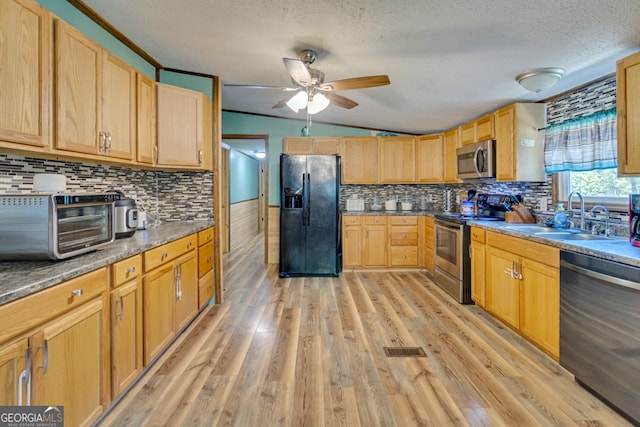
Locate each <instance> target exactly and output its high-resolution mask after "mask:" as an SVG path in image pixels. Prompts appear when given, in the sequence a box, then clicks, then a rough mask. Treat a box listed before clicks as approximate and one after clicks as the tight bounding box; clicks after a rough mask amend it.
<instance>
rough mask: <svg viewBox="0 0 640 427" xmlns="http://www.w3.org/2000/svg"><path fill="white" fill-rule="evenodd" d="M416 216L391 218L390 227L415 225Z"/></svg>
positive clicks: (416, 222) (416, 221)
mask: <svg viewBox="0 0 640 427" xmlns="http://www.w3.org/2000/svg"><path fill="white" fill-rule="evenodd" d="M417 224H418V217H417V216H392V217H391V225H417Z"/></svg>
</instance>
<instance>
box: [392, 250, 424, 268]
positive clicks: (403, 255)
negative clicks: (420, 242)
mask: <svg viewBox="0 0 640 427" xmlns="http://www.w3.org/2000/svg"><path fill="white" fill-rule="evenodd" d="M391 266H393V267H397V266H402V267H417V266H418V248H417V247H394V248H391Z"/></svg>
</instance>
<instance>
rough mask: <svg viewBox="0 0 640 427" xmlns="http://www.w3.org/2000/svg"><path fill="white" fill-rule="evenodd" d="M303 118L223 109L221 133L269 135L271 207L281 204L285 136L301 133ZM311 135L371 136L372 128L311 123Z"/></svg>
mask: <svg viewBox="0 0 640 427" xmlns="http://www.w3.org/2000/svg"><path fill="white" fill-rule="evenodd" d="M305 124H306V123H305V121H304V120H300V121H298V120H287V119H278V118H273V117H262V116H254V115H251V114H242V113H233V112H228V111H223V112H222V133H223V134H234V135H242V134H244V135H269V153H268V154H269V157H268V159H269V198H268V203H269V205H272V206H278V205H279V204H280V154H281V153H282V147H283V141H284V137H285V136H300V131H301V130H302V128H303V127H304V126H305ZM311 136H371V131H369V130H365V129H357V128H352V127H347V126H334V125H324V124H316V123H312V124H311Z"/></svg>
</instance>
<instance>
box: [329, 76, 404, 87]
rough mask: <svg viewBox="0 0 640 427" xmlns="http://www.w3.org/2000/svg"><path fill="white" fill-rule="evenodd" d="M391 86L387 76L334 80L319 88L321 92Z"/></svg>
mask: <svg viewBox="0 0 640 427" xmlns="http://www.w3.org/2000/svg"><path fill="white" fill-rule="evenodd" d="M388 84H391V81H389V76H386V75H384V76H366V77H355V78H352V79H344V80H336V81H333V82H327V83H324V84H323V85H322V86H320V89H321V90H347V89H364V88H367V87H376V86H386V85H388Z"/></svg>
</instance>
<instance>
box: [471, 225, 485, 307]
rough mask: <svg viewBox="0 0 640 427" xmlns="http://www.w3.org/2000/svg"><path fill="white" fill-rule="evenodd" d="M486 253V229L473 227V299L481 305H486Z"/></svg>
mask: <svg viewBox="0 0 640 427" xmlns="http://www.w3.org/2000/svg"><path fill="white" fill-rule="evenodd" d="M486 253H487V251H486V247H485V231H484V230H482V229H479V228H477V227H471V299H472V300H473V301H474V302H475V303H476V304H477V305H478V306H480V307H484V306H485V275H486V268H485V266H486Z"/></svg>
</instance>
